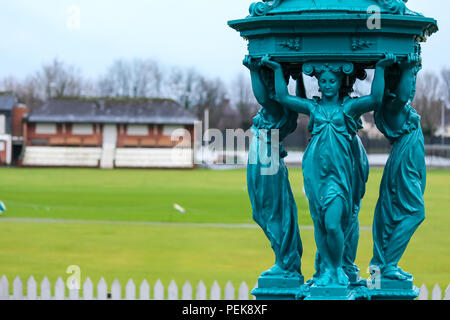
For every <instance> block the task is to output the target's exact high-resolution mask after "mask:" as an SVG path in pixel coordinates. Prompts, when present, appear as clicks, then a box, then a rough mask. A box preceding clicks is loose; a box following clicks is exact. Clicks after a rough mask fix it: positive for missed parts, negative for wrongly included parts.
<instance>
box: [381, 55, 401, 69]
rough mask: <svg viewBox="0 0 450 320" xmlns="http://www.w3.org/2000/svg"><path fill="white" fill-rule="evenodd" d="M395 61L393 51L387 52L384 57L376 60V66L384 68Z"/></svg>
mask: <svg viewBox="0 0 450 320" xmlns="http://www.w3.org/2000/svg"><path fill="white" fill-rule="evenodd" d="M395 62H397V58H396V56H395V55H394V54H393V53H387V54H386V56H385V57H384V59H381V60H380V61H378V63H377V67H379V68H383V69H384V68H387V67H390V66H392V65H393V64H394V63H395Z"/></svg>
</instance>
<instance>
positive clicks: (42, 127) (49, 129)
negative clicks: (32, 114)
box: [36, 123, 56, 134]
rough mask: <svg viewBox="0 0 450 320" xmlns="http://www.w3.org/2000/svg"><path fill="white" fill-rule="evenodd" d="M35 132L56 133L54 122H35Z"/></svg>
mask: <svg viewBox="0 0 450 320" xmlns="http://www.w3.org/2000/svg"><path fill="white" fill-rule="evenodd" d="M36 133H37V134H56V123H37V124H36Z"/></svg>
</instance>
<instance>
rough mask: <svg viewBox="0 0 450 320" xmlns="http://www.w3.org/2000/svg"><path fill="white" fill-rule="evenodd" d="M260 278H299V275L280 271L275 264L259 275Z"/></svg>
mask: <svg viewBox="0 0 450 320" xmlns="http://www.w3.org/2000/svg"><path fill="white" fill-rule="evenodd" d="M261 276H262V277H283V278H295V277H296V276H299V274H295V273H294V272H290V271H287V270H284V269H282V268H281V267H280V266H278V265H277V264H276V265H274V266H273V267H272V268H270V269H269V270H267V271H265V272H263V273H262V274H261Z"/></svg>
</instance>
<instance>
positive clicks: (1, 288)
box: [0, 276, 450, 300]
mask: <svg viewBox="0 0 450 320" xmlns="http://www.w3.org/2000/svg"><path fill="white" fill-rule="evenodd" d="M66 288H67V287H66V283H65V282H64V281H63V280H62V279H61V278H58V280H57V281H56V283H55V286H54V288H53V289H54V290H52V286H51V284H50V281H49V280H48V279H47V277H45V278H44V280H42V282H41V286H40V295H39V294H38V288H37V282H36V280H35V279H34V277H33V276H31V277H30V278H29V279H28V281H27V283H26V294H25V293H24V285H23V283H22V280H21V279H20V277H16V278H15V279H14V281H13V284H12V295H10V286H9V281H8V279H7V278H6V277H5V276H3V277H2V278H1V280H0V300H67V299H68V300H108V299H111V300H150V299H152V300H179V299H180V298H181V300H220V299H222V289H221V288H220V286H219V284H218V283H217V281H214V283H213V285H212V286H211V288H210V290H209V291H208V289H207V288H206V286H205V284H204V282H203V281H200V282H199V283H198V284H197V287H196V288H195V291H194V289H193V287H192V285H191V284H190V282H189V281H186V282H185V283H184V285H183V287H182V288H181V295H180V290H179V288H178V286H177V284H176V283H175V281H171V282H170V284H169V286H168V287H167V291H165V289H164V286H163V284H162V282H161V281H160V280H157V281H156V283H155V285H154V286H153V295H150V293H151V287H150V285H149V284H148V282H147V280H144V281H143V282H142V283H141V285H140V286H139V290H138V293H137V292H136V285H135V283H134V282H133V280H131V279H130V280H129V281H128V282H127V284H126V286H125V291H124V292H123V291H122V286H121V284H120V283H119V281H118V280H117V279H116V280H114V282H113V283H112V285H111V288H110V290H109V291H108V285H107V283H106V281H105V279H103V278H102V279H100V281H99V283H98V284H97V291H96V296H95V295H94V284H93V283H92V281H91V279H89V278H87V279H86V280H85V282H84V284H83V286H82V287H81V288H80V289H79V290H76V289H75V290H68V289H66ZM80 291H81V292H80ZM66 293H68V295H66ZM80 293H81V295H80ZM52 294H53V295H52ZM236 298H237V299H238V300H249V299H254V297H253V296H252V295H251V293H250V290H249V287H248V286H247V284H246V283H245V282H242V283H241V285H240V286H239V288H238V290H237V292H236V290H235V288H234V286H233V284H232V283H231V282H228V283H227V284H226V285H225V288H224V290H223V299H225V300H236ZM429 299H430V295H429V291H428V289H427V287H426V286H425V285H422V287H421V288H420V295H419V298H418V300H429ZM431 300H450V285H449V286H448V287H447V289H446V290H445V292H444V296H442V290H441V288H440V287H439V285H437V284H436V285H435V286H434V288H433V290H432V291H431Z"/></svg>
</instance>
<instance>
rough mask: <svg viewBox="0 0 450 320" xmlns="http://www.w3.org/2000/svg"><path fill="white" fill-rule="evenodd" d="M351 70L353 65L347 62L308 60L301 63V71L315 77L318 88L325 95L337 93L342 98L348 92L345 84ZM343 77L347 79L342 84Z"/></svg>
mask: <svg viewBox="0 0 450 320" xmlns="http://www.w3.org/2000/svg"><path fill="white" fill-rule="evenodd" d="M353 71H354V66H353V64H352V63H349V62H308V63H305V64H304V65H303V72H304V73H305V74H306V75H309V76H311V77H316V79H317V81H318V84H319V90H320V91H321V92H322V95H323V96H326V97H334V96H336V95H339V97H341V98H342V97H343V96H344V95H346V94H348V93H349V89H348V88H347V84H349V83H347V82H349V80H348V78H349V76H351V75H352V74H353ZM345 79H346V80H347V81H346V83H345V85H344V80H345ZM353 83H354V82H353ZM352 86H353V85H352ZM343 91H345V92H343ZM350 91H351V90H350Z"/></svg>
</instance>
